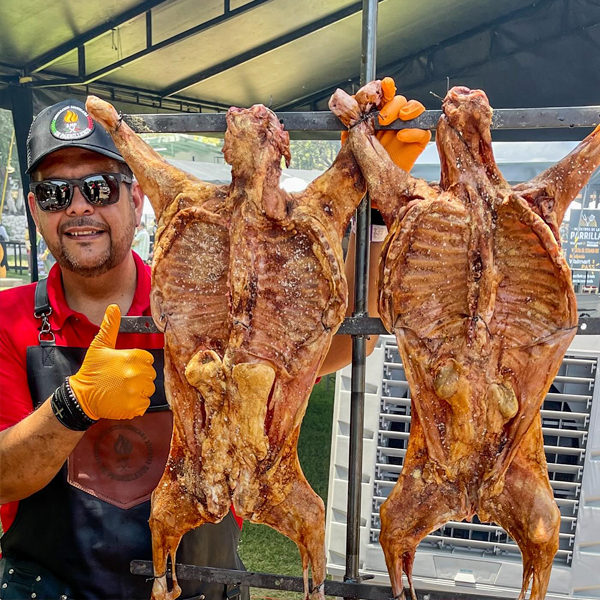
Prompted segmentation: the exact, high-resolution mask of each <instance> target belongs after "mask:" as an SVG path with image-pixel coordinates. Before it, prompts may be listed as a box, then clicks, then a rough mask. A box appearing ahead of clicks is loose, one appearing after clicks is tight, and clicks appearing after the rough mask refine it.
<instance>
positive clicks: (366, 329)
mask: <svg viewBox="0 0 600 600" xmlns="http://www.w3.org/2000/svg"><path fill="white" fill-rule="evenodd" d="M379 1H380V0H362V3H361V2H357V3H355V4H352V5H350V6H349V7H346V8H345V9H343V10H342V11H338V13H339V14H338V13H335V14H334V15H331V17H329V18H328V20H330V21H331V22H333V21H335V20H338V19H340V18H344V16H349V15H350V14H354V13H356V12H358V11H360V10H361V9H362V15H363V21H362V22H363V28H362V58H361V78H360V81H361V83H365V82H367V81H370V80H372V79H375V66H376V39H377V8H378V2H379ZM548 1H550V0H548ZM552 1H561V0H552ZM162 2H164V0H147V2H145V3H143V4H141V5H140V6H138V7H136V8H135V9H132V10H130V11H129V12H128V13H125V14H124V15H121V16H120V17H118V18H117V19H115V20H113V21H111V22H109V23H107V24H105V25H102V26H100V27H98V28H96V29H94V30H92V31H90V32H88V33H87V34H85V35H84V36H80V37H78V38H75V39H74V40H73V41H72V42H69V43H68V44H64V45H63V46H61V47H60V48H57V49H55V50H53V51H52V52H50V53H48V54H47V55H45V56H43V57H41V58H40V59H38V60H36V61H35V62H34V63H32V64H30V65H28V68H27V69H26V70H25V74H24V75H23V74H21V75H16V76H15V77H16V82H18V83H21V84H25V83H29V84H30V85H33V86H36V87H44V86H45V87H48V86H53V85H60V86H68V85H88V84H90V83H93V82H94V81H95V80H96V79H99V78H101V77H103V76H104V75H106V74H107V73H109V72H112V71H114V70H115V69H117V68H119V67H120V66H123V65H124V64H127V63H130V62H132V61H134V60H137V59H139V58H142V57H143V56H145V55H146V54H148V53H150V52H152V51H154V50H156V49H159V48H160V47H165V46H166V45H170V44H172V43H175V42H176V41H179V40H180V39H183V38H185V37H187V36H189V35H194V34H195V33H198V31H201V30H202V28H208V27H211V26H214V25H216V24H218V23H220V22H223V21H224V20H227V19H229V18H232V17H233V16H236V15H237V14H240V13H241V12H243V11H247V10H252V9H253V8H255V7H257V6H259V5H261V4H264V3H266V2H269V0H253V1H251V2H248V3H247V4H245V5H244V6H243V7H241V8H238V9H234V10H231V9H230V2H229V0H224V13H223V14H222V15H221V16H219V17H216V18H214V19H212V20H210V21H207V22H205V23H202V24H200V25H197V26H196V27H195V28H192V29H190V30H187V31H184V32H182V33H180V34H178V35H177V36H174V37H172V38H169V39H167V40H164V41H162V42H160V43H158V44H154V43H153V40H152V13H151V10H152V8H154V7H156V6H158V5H160V4H162ZM143 13H145V14H146V38H147V43H146V48H145V49H144V50H141V51H139V52H138V53H136V54H134V55H131V56H129V57H126V58H123V59H121V60H120V61H118V62H117V63H114V64H111V65H109V66H107V67H104V68H102V69H100V70H98V71H96V72H94V73H86V69H85V43H86V41H89V40H91V39H93V38H94V37H97V36H98V35H101V34H102V33H104V32H106V31H109V30H110V29H111V28H114V27H115V26H117V25H118V22H124V21H126V20H128V19H131V18H133V17H135V16H139V15H141V14H143ZM117 21H118V22H117ZM323 23H324V21H323V20H322V19H321V20H319V21H318V22H315V23H311V24H309V25H306V26H304V27H303V28H300V29H298V30H296V31H293V32H290V33H288V34H286V36H282V37H281V38H277V39H276V40H274V41H273V42H269V43H268V44H265V45H263V46H259V47H257V48H254V49H252V50H249V51H247V52H246V53H244V54H242V55H239V56H237V57H234V58H232V59H231V60H229V61H227V62H226V63H224V64H222V65H218V68H219V69H224V68H232V67H233V66H236V65H237V64H241V62H244V61H246V60H250V59H251V58H254V57H255V56H258V55H260V54H262V53H264V52H267V51H269V50H270V49H271V46H272V45H273V44H275V46H277V45H281V44H283V43H287V42H289V41H293V40H294V39H297V38H298V37H301V36H304V35H307V34H308V33H310V32H311V31H316V30H317V29H319V28H320V27H323V26H325V25H324V24H323ZM284 38H285V39H284ZM76 48H77V49H78V56H79V76H78V77H77V78H72V79H62V80H58V79H52V80H48V81H42V80H39V81H36V82H33V81H31V80H29V81H26V79H27V77H29V74H33V73H37V72H39V71H41V70H42V69H45V68H46V67H48V66H50V65H51V64H52V63H53V62H55V61H56V60H58V59H59V58H60V57H61V56H64V54H65V53H67V52H70V51H72V50H74V49H76ZM216 69H217V67H214V68H211V69H208V70H206V71H203V72H200V73H197V74H196V75H194V76H193V77H191V78H189V79H188V80H185V81H181V82H179V83H178V84H177V85H174V86H172V87H171V88H169V89H167V90H165V91H163V93H160V94H157V93H156V92H149V91H148V94H150V95H153V96H157V95H158V96H160V97H161V98H166V97H167V96H171V101H172V102H173V103H174V104H176V103H179V105H180V109H181V110H183V106H184V104H186V103H188V100H189V106H192V105H194V106H195V107H196V110H201V109H202V103H201V102H199V101H197V100H191V99H186V98H182V97H179V96H177V97H173V95H175V94H178V93H179V92H181V91H183V90H185V89H186V88H187V87H189V86H191V85H195V84H196V83H198V82H199V81H201V80H202V79H204V78H207V77H209V76H211V74H214V73H216V72H217V71H216ZM120 87H121V88H124V86H120ZM128 91H129V93H132V94H138V95H139V94H140V93H141V94H144V93H146V92H145V91H141V90H135V89H133V88H131V89H130V90H128ZM327 93H329V90H328V91H327ZM322 95H323V93H321V97H322ZM11 100H12V107H13V113H14V116H15V119H14V120H15V129H16V136H17V140H18V141H19V140H20V143H18V144H17V147H18V153H19V162H20V165H21V175H22V178H23V181H24V182H26V181H27V176H26V175H25V165H26V164H27V160H26V149H25V143H24V140H25V139H26V137H27V129H28V127H29V123H30V122H31V120H32V117H33V103H32V93H31V87H25V86H23V85H22V86H11ZM303 100H304V101H303V102H302V104H303V105H306V104H307V102H308V103H310V102H314V101H315V100H316V98H311V99H310V100H308V101H307V100H306V99H303ZM297 104H298V103H297ZM206 106H208V105H206ZM210 107H211V108H213V109H215V108H216V109H223V108H225V107H222V106H216V105H214V104H213V105H212V106H210ZM440 112H441V111H426V112H425V113H424V114H423V115H422V116H421V117H419V118H418V119H415V120H413V121H409V122H404V123H401V122H397V123H394V124H392V125H391V126H388V127H385V129H400V128H403V127H421V128H427V129H434V128H435V126H436V124H437V120H438V119H439V115H440ZM278 116H279V117H280V118H281V119H282V122H283V123H284V125H285V126H286V129H287V130H288V131H296V132H316V131H321V132H322V131H340V130H342V129H343V126H342V125H341V123H339V122H338V121H337V119H335V117H333V115H331V114H329V113H323V112H308V113H306V112H305V113H281V114H279V115H278ZM125 120H126V121H127V122H128V124H129V125H130V126H131V127H132V128H133V129H134V130H135V131H137V132H138V133H150V132H167V131H168V132H187V133H192V132H194V133H200V132H203V133H207V132H224V131H225V129H226V123H225V115H223V114H202V113H195V114H160V115H129V116H126V117H125ZM599 121H600V106H595V107H579V108H578V107H571V108H543V109H507V110H497V111H495V114H494V121H493V125H492V126H493V128H495V129H521V128H529V129H533V128H541V127H547V128H565V127H591V126H593V125H596V124H597V123H598V122H599ZM28 222H29V232H30V239H31V240H35V235H36V232H35V225H34V223H33V220H32V219H31V215H30V214H29V212H28ZM369 229H370V201H369V199H368V197H365V198H364V199H363V201H362V202H361V204H360V205H359V207H358V209H357V227H356V260H355V269H356V270H355V290H354V297H355V312H354V314H353V316H352V317H351V318H349V319H346V320H345V321H344V324H343V325H342V327H341V328H340V330H339V332H338V333H345V334H350V335H352V336H353V343H352V383H351V421H350V439H351V443H350V462H349V464H350V465H352V468H351V469H350V471H349V481H348V489H349V494H348V513H347V514H348V523H347V540H346V542H347V543H346V574H345V578H344V580H345V582H344V583H340V582H332V581H327V582H326V583H325V591H326V593H328V594H332V595H337V596H343V597H347V598H365V599H368V600H387V599H388V598H390V597H391V596H392V593H391V590H390V589H389V588H385V587H381V586H372V585H365V584H363V583H362V582H361V577H360V575H359V569H358V567H359V556H358V552H359V524H360V495H361V485H360V482H361V472H362V440H363V436H362V430H363V413H364V395H365V368H366V337H367V336H368V335H369V334H381V333H386V330H385V329H384V327H383V325H382V323H381V321H380V320H379V319H375V318H369V317H368V300H367V299H368V294H367V291H368V287H369V282H368V266H369ZM31 254H32V259H33V261H32V280H34V281H35V280H37V276H38V274H37V259H36V255H37V253H36V251H35V244H32V253H31ZM121 331H123V332H132V331H135V332H146V333H151V332H156V331H157V329H156V327H155V325H154V323H153V322H152V319H151V318H150V317H125V318H123V320H122V324H121ZM579 333H586V334H600V319H582V320H581V322H580V324H579ZM131 569H132V572H133V573H137V574H140V575H150V576H151V575H152V566H151V563H149V562H143V561H133V563H132V565H131ZM177 569H178V574H179V577H180V578H181V579H190V578H191V579H198V578H201V579H203V580H204V581H207V582H216V583H229V584H241V585H251V586H255V587H263V588H269V589H289V590H298V591H299V590H301V589H302V579H301V578H292V577H285V576H282V575H272V574H256V573H245V572H241V571H229V570H219V569H209V568H203V567H194V566H189V565H178V566H177ZM427 597H428V598H429V600H435V594H432V593H428V594H427V595H426V598H427ZM444 597H445V598H451V599H454V600H463V599H464V598H469V596H468V595H466V594H448V593H444Z"/></svg>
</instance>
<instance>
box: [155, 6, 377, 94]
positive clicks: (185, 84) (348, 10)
mask: <svg viewBox="0 0 600 600" xmlns="http://www.w3.org/2000/svg"><path fill="white" fill-rule="evenodd" d="M378 1H379V2H381V1H382V0H378ZM361 9H362V4H361V2H355V3H354V4H351V5H350V6H346V7H345V8H342V9H340V10H338V11H336V12H334V13H332V14H330V15H328V16H326V17H321V18H320V19H317V20H316V21H313V22H312V23H309V24H308V25H303V26H302V27H299V28H298V29H295V30H293V31H290V32H289V33H286V34H284V35H282V36H279V37H278V38H275V39H274V40H271V41H270V42H267V43H265V44H261V45H259V46H256V47H255V48H252V49H250V50H247V51H246V52H242V53H241V54H238V55H237V56H234V57H233V58H230V59H228V60H226V61H223V62H221V63H219V64H217V65H214V66H212V67H209V68H208V69H204V70H202V71H199V72H198V73H196V74H195V75H192V76H191V77H187V78H186V79H182V80H181V81H179V82H177V83H175V84H174V85H172V86H170V87H168V88H166V89H165V90H164V91H163V95H164V96H165V97H166V96H172V95H174V94H179V93H181V92H183V91H184V90H187V89H188V88H190V87H192V86H194V85H198V84H199V83H201V82H202V81H205V80H206V79H210V78H211V77H214V76H215V75H220V74H221V73H223V72H224V71H228V70H230V69H233V68H235V67H238V66H239V65H242V64H244V63H246V62H248V61H250V60H252V59H254V58H257V57H259V56H262V55H263V54H266V53H267V52H271V51H272V50H276V49H277V48H280V47H281V46H285V45H286V44H290V43H291V42H294V41H295V40H298V39H300V38H303V37H305V36H307V35H310V34H311V33H314V32H315V31H319V30H320V29H323V28H325V27H327V26H328V25H332V24H333V23H336V22H337V21H341V20H342V19H346V18H348V17H351V16H352V15H355V14H356V13H358V12H360V11H361Z"/></svg>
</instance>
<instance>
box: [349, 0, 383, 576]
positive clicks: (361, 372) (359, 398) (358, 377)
mask: <svg viewBox="0 0 600 600" xmlns="http://www.w3.org/2000/svg"><path fill="white" fill-rule="evenodd" d="M377 13H378V3H377V0H363V9H362V52H361V65H360V80H361V85H365V84H366V83H368V82H369V81H371V80H372V79H375V65H376V61H377ZM370 238H371V201H370V199H369V195H368V194H365V197H364V198H363V199H362V201H361V203H360V204H359V206H358V208H357V210H356V245H355V263H354V313H353V317H355V318H358V319H364V318H366V317H368V313H369V254H370V252H369V250H370ZM366 370H367V337H366V336H365V335H361V334H358V335H356V334H355V335H353V336H352V374H351V378H350V444H349V446H350V447H349V450H348V454H349V456H348V511H347V518H346V572H345V574H344V581H348V582H353V583H359V582H360V575H359V551H360V504H361V502H360V499H361V483H362V463H363V460H362V459H363V435H364V432H363V430H364V421H365V378H366Z"/></svg>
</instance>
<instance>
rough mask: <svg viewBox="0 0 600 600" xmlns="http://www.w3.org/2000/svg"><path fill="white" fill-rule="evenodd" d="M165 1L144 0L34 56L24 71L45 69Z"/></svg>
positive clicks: (33, 71)
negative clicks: (37, 56)
mask: <svg viewBox="0 0 600 600" xmlns="http://www.w3.org/2000/svg"><path fill="white" fill-rule="evenodd" d="M166 1H167V0H146V2H144V3H143V4H140V5H139V6H134V7H133V8H131V9H129V10H127V11H125V12H124V13H122V14H120V15H119V16H117V17H115V18H114V19H111V20H110V21H107V22H106V23H102V25H98V27H94V28H93V29H90V31H87V32H86V33H83V34H81V35H78V36H77V37H74V38H73V39H71V40H69V41H68V42H66V43H64V44H61V45H60V46H57V47H56V48H54V49H52V50H50V51H49V52H46V53H45V54H43V55H42V56H40V57H39V58H36V59H35V60H33V61H31V62H30V63H28V64H27V65H25V68H24V71H25V73H26V74H32V73H37V72H38V71H42V70H43V69H46V68H47V67H49V66H50V65H52V64H54V63H55V62H57V61H58V60H59V59H61V58H62V57H63V56H64V55H65V54H68V53H69V52H72V51H73V50H75V49H76V48H78V47H79V46H83V45H84V44H86V43H87V42H91V41H92V40H94V39H96V38H98V37H100V36H101V35H104V34H105V33H107V32H109V31H110V30H111V29H115V28H117V27H119V26H120V25H123V24H124V23H127V21H131V20H132V19H135V18H136V17H139V16H140V15H142V14H144V13H145V12H146V11H149V10H151V9H153V8H155V7H157V6H159V5H160V4H163V3H164V2H166Z"/></svg>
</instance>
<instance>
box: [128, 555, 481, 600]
mask: <svg viewBox="0 0 600 600" xmlns="http://www.w3.org/2000/svg"><path fill="white" fill-rule="evenodd" d="M130 570H131V573H133V574H134V575H145V576H146V577H152V576H153V575H154V571H153V568H152V562H151V561H145V560H132V561H131V565H130ZM167 575H168V576H169V577H170V569H169V570H168V572H167ZM177 578H178V579H180V580H181V581H203V582H205V583H217V584H226V585H233V586H248V587H257V588H262V589H268V590H285V591H288V592H303V591H304V580H303V579H302V577H292V576H290V575H273V574H271V573H253V572H251V571H236V570H233V569H218V568H216V567H197V566H195V565H180V564H178V565H177ZM418 593H419V600H474V597H473V595H472V594H469V593H468V592H460V591H447V592H427V591H425V590H422V589H421V590H419V592H418ZM325 594H326V595H327V596H338V597H344V598H352V599H353V600H354V599H358V598H364V599H365V600H391V599H392V597H393V594H392V589H391V588H390V587H387V586H383V585H372V584H364V583H351V582H344V583H342V582H341V581H332V580H330V579H327V580H325Z"/></svg>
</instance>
